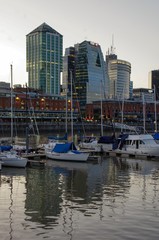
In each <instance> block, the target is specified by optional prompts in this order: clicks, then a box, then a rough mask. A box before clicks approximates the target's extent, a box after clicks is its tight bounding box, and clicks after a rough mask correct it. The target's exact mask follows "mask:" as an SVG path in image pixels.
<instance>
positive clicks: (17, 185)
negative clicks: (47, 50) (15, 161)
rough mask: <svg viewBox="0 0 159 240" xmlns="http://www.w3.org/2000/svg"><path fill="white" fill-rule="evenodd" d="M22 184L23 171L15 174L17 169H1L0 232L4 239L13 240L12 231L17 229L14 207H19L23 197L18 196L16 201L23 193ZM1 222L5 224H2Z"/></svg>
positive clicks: (23, 180) (23, 178)
mask: <svg viewBox="0 0 159 240" xmlns="http://www.w3.org/2000/svg"><path fill="white" fill-rule="evenodd" d="M24 183H25V169H19V172H17V169H14V168H13V169H10V168H3V171H2V173H1V175H0V206H1V207H0V213H1V214H0V221H1V225H2V227H3V228H2V229H0V230H1V231H0V232H1V233H4V235H5V236H6V237H4V239H10V240H12V239H14V231H15V230H18V229H19V228H18V227H17V225H18V219H17V220H16V207H17V206H20V205H21V203H22V202H21V200H22V199H23V196H20V197H19V199H18V201H17V196H18V195H21V194H23V193H24V191H25V190H24V188H23V187H24ZM21 187H22V188H21ZM23 208H24V207H23ZM3 221H5V222H6V223H7V224H4V222H3ZM15 222H16V223H15ZM6 229H7V233H6V232H5V230H6ZM2 236H3V234H2ZM2 236H1V237H2Z"/></svg>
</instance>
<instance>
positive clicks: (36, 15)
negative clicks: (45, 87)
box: [0, 0, 159, 88]
mask: <svg viewBox="0 0 159 240" xmlns="http://www.w3.org/2000/svg"><path fill="white" fill-rule="evenodd" d="M0 2H1V10H0V11H1V14H0V20H1V26H0V52H1V55H0V65H1V71H0V81H5V82H9V81H10V64H13V79H14V80H13V81H14V84H17V83H20V84H25V83H26V82H27V79H28V78H27V73H26V35H27V34H28V33H29V32H31V31H32V30H33V29H35V28H36V27H38V26H39V25H40V24H42V23H43V22H46V23H47V24H48V25H49V26H51V27H52V28H54V29H56V30H57V31H58V32H60V33H61V34H62V35H63V42H64V44H63V54H64V51H65V48H68V47H70V46H74V44H76V43H81V42H83V41H84V40H88V41H93V42H96V43H98V44H99V45H100V46H101V49H102V52H103V55H104V58H105V55H106V52H107V51H108V48H110V46H111V44H112V36H114V46H115V48H116V51H115V53H116V54H117V55H118V58H119V59H122V60H126V61H128V62H130V63H131V66H132V73H131V80H132V81H133V84H134V87H136V88H138V87H148V73H149V72H150V71H152V70H155V69H158V68H159V67H158V66H159V57H158V56H159V49H158V48H157V43H158V41H159V35H158V33H157V23H158V21H157V20H158V19H157V14H158V9H159V2H158V1H157V0H152V1H149V0H140V1H139V2H138V1H137V0H134V1H133V2H132V1H130V0H118V1H116V0H112V1H111V2H110V1H108V0H101V1H100V2H99V1H98V0H91V1H89V0H88V1H87V2H86V1H83V0H81V1H80V2H79V1H76V0H74V1H73V0H68V1H67V2H66V1H64V0H59V1H58V2H57V1H54V0H47V1H46V2H43V1H41V0H39V1H37V0H34V1H31V0H28V1H26V0H21V1H20V0H15V1H14V2H12V1H11V2H10V1H9V0H6V1H3V2H2V0H0Z"/></svg>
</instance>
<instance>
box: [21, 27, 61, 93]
mask: <svg viewBox="0 0 159 240" xmlns="http://www.w3.org/2000/svg"><path fill="white" fill-rule="evenodd" d="M26 53H27V56H26V60H27V72H28V85H29V87H31V88H35V89H42V90H43V91H44V92H46V93H48V94H54V95H59V94H60V78H61V72H62V55H63V36H62V35H61V34H60V33H58V32H57V31H55V30H54V29H53V28H51V27H50V26H49V25H47V24H46V23H43V24H41V25H40V26H39V27H37V28H36V29H34V30H33V31H32V32H30V33H29V34H28V35H27V36H26Z"/></svg>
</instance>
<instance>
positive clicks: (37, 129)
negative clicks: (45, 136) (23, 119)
mask: <svg viewBox="0 0 159 240" xmlns="http://www.w3.org/2000/svg"><path fill="white" fill-rule="evenodd" d="M28 92H29V89H28ZM29 102H30V106H31V109H32V114H33V119H34V123H35V126H36V131H37V133H38V135H39V128H38V125H37V121H36V118H35V112H34V108H33V104H32V101H31V98H30V95H29ZM29 114H30V120H31V111H30V109H29ZM33 131H34V129H33ZM34 134H35V131H34Z"/></svg>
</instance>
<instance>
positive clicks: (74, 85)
mask: <svg viewBox="0 0 159 240" xmlns="http://www.w3.org/2000/svg"><path fill="white" fill-rule="evenodd" d="M72 84H73V87H74V92H75V93H76V94H75V97H76V100H77V103H78V107H79V114H80V116H82V113H81V108H80V103H79V99H78V97H77V91H76V84H75V82H74V81H72ZM80 119H81V122H82V130H83V133H84V136H86V131H85V128H84V123H83V119H82V118H81V117H80Z"/></svg>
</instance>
